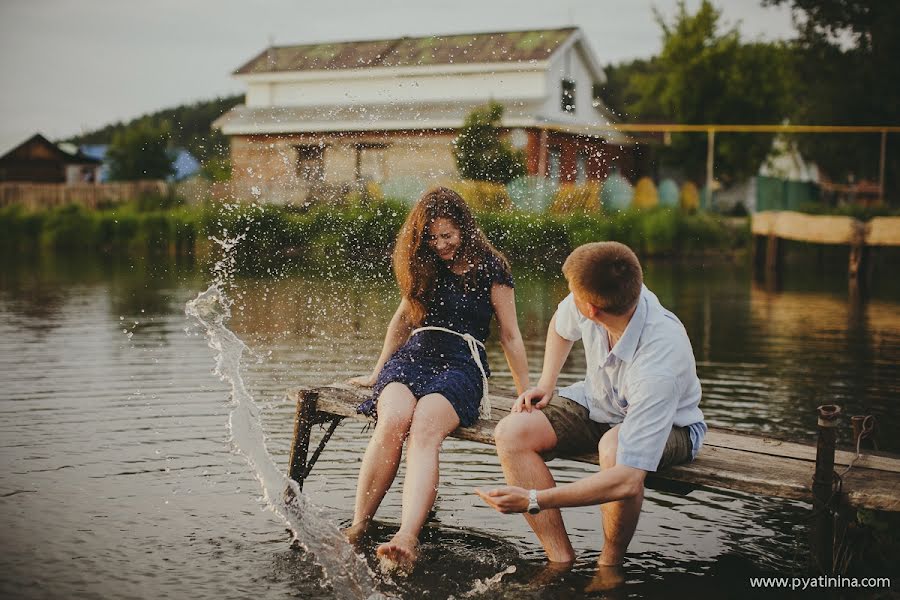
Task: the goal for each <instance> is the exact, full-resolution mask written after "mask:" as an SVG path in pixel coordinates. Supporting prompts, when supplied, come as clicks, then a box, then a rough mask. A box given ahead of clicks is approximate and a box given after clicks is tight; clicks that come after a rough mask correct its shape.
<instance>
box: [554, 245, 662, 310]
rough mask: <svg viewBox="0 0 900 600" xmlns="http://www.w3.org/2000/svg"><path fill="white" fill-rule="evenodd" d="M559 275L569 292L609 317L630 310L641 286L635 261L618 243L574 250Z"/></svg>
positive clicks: (636, 260)
mask: <svg viewBox="0 0 900 600" xmlns="http://www.w3.org/2000/svg"><path fill="white" fill-rule="evenodd" d="M562 271H563V275H565V276H566V280H568V282H569V287H570V288H571V290H572V291H573V292H575V293H577V294H578V295H579V296H581V297H582V298H583V299H585V300H587V301H588V302H590V303H591V304H593V305H594V306H596V307H597V308H599V309H600V310H602V311H605V312H608V313H610V314H613V315H624V314H625V313H627V312H628V311H629V310H631V308H632V307H634V305H635V304H637V301H638V298H640V296H641V287H642V286H643V284H644V274H643V272H642V271H641V263H640V262H639V261H638V257H637V256H636V255H635V253H634V252H633V251H632V250H631V248H629V247H628V246H626V245H625V244H620V243H619V242H594V243H591V244H584V245H583V246H579V247H577V248H575V250H573V251H572V253H571V254H570V255H569V257H568V258H567V259H566V262H565V263H564V264H563V268H562Z"/></svg>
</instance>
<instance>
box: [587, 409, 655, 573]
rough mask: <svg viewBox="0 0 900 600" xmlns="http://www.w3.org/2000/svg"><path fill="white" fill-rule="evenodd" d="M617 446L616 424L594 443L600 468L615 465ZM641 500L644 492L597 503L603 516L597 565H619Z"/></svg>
mask: <svg viewBox="0 0 900 600" xmlns="http://www.w3.org/2000/svg"><path fill="white" fill-rule="evenodd" d="M618 447H619V426H618V425H616V426H615V427H613V428H611V429H610V430H609V431H607V432H606V433H605V434H604V435H603V437H602V438H601V439H600V443H599V444H598V446H597V449H598V452H599V457H600V459H599V462H600V469H601V470H603V469H611V468H612V467H614V466H615V465H616V450H617V449H618ZM643 502H644V491H643V488H642V489H641V493H640V494H639V495H637V496H635V497H633V498H629V499H627V500H618V501H616V502H607V503H605V504H601V505H600V512H601V514H602V515H603V540H604V543H603V551H602V552H601V553H600V558H599V559H598V560H597V564H598V565H599V566H604V567H615V566H621V565H622V563H623V562H624V561H625V551H626V550H628V544H630V543H631V538H633V537H634V532H635V530H636V529H637V524H638V518H639V517H640V516H641V505H642V504H643Z"/></svg>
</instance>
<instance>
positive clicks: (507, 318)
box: [491, 283, 529, 394]
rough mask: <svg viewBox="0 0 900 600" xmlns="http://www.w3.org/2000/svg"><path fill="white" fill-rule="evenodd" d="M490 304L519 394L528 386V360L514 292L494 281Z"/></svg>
mask: <svg viewBox="0 0 900 600" xmlns="http://www.w3.org/2000/svg"><path fill="white" fill-rule="evenodd" d="M491 304H492V305H493V307H494V314H495V315H497V324H498V325H499V326H500V345H501V346H502V347H503V353H504V354H505V355H506V362H507V363H509V370H510V371H512V376H513V381H514V382H515V384H516V393H517V394H521V393H522V392H524V391H525V390H526V389H527V388H528V386H529V381H528V360H527V359H526V358H525V344H524V343H522V334H521V332H519V321H518V319H517V318H516V294H515V291H514V290H513V289H512V288H511V287H509V286H507V285H501V284H499V283H495V284H494V285H493V286H491Z"/></svg>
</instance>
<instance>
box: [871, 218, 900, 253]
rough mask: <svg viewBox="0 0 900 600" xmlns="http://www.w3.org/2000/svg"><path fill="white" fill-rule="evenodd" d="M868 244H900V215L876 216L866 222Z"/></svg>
mask: <svg viewBox="0 0 900 600" xmlns="http://www.w3.org/2000/svg"><path fill="white" fill-rule="evenodd" d="M866 244H868V245H869V246H900V217H875V218H874V219H872V220H871V221H869V222H868V223H866Z"/></svg>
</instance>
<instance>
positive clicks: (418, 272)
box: [394, 187, 509, 325]
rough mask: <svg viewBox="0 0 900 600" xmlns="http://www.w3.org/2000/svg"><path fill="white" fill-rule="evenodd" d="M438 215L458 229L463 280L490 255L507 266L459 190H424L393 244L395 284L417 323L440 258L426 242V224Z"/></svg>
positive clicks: (425, 306)
mask: <svg viewBox="0 0 900 600" xmlns="http://www.w3.org/2000/svg"><path fill="white" fill-rule="evenodd" d="M442 218H443V219H449V220H450V221H451V222H452V223H453V224H454V225H455V226H456V227H457V228H458V229H459V232H460V246H459V250H458V251H457V252H458V253H459V254H457V256H461V257H462V259H463V260H464V261H465V262H467V263H469V265H470V267H469V270H468V271H467V273H466V281H471V279H472V278H473V277H474V276H475V273H476V272H477V269H478V267H479V266H480V265H481V264H482V263H483V262H484V261H485V260H486V259H488V258H490V257H492V256H493V257H496V258H497V259H498V260H499V261H500V264H501V265H503V268H505V269H507V270H508V269H509V262H508V261H507V260H506V257H504V256H503V254H501V253H500V251H498V250H497V249H496V248H494V246H493V245H492V244H491V243H490V242H489V241H488V239H487V238H486V237H485V235H484V233H483V232H482V231H481V229H480V228H479V227H478V224H477V223H476V222H475V218H474V217H473V216H472V211H470V210H469V207H468V205H467V204H466V202H465V200H463V199H462V197H461V196H460V195H459V194H457V193H456V192H454V191H453V190H451V189H449V188H445V187H436V188H433V189H431V190H428V191H427V192H425V194H423V195H422V197H421V198H420V199H419V200H418V202H416V205H415V206H413V208H412V210H411V211H410V213H409V215H408V216H407V217H406V222H405V223H403V227H402V228H401V229H400V233H399V234H398V235H397V243H396V245H395V247H394V274H395V275H396V277H397V285H398V286H399V287H400V292H401V293H402V294H403V297H404V298H405V299H406V300H407V301H408V302H409V305H410V307H411V309H412V312H411V314H410V318H411V321H412V322H413V323H414V324H417V325H420V324H421V323H422V321H423V320H424V319H425V313H426V311H427V307H428V304H429V302H430V301H431V297H432V294H433V292H434V286H435V283H436V281H437V273H438V264H439V261H440V259H439V258H438V257H437V255H436V254H435V253H434V250H433V249H432V248H431V246H430V245H429V244H428V236H429V232H428V228H429V226H430V225H431V224H432V223H433V222H434V221H435V220H437V219H442Z"/></svg>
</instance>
